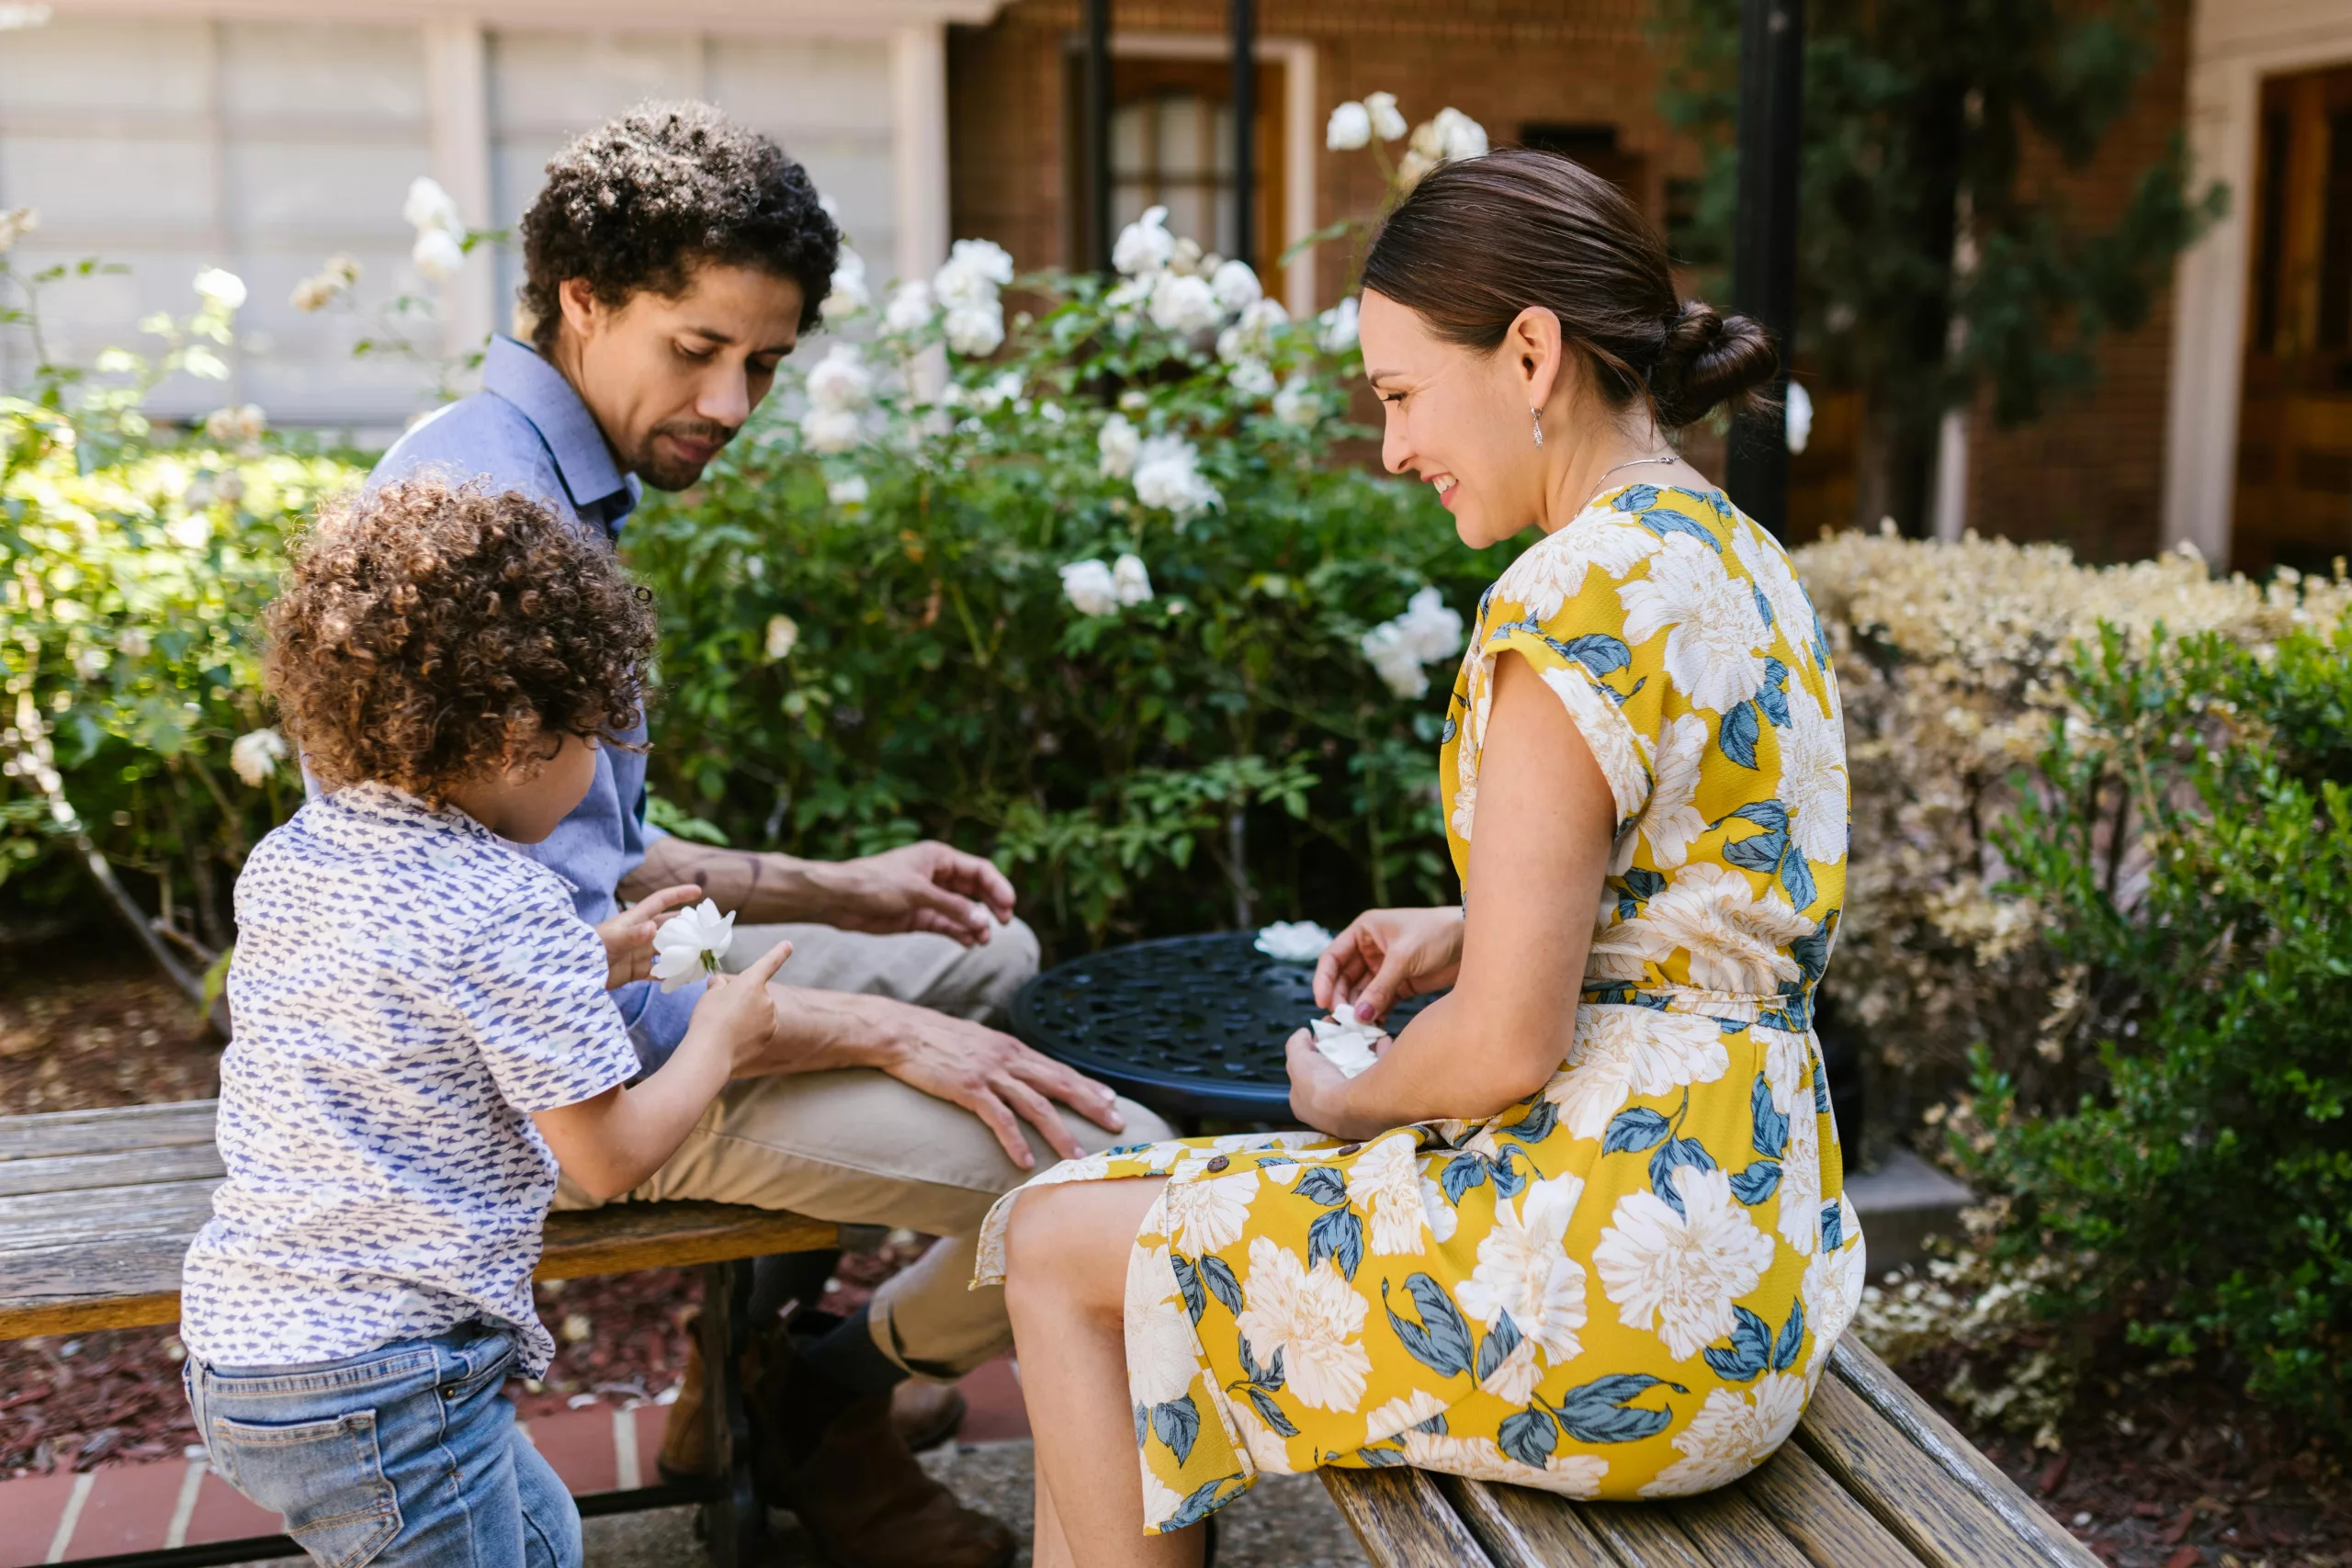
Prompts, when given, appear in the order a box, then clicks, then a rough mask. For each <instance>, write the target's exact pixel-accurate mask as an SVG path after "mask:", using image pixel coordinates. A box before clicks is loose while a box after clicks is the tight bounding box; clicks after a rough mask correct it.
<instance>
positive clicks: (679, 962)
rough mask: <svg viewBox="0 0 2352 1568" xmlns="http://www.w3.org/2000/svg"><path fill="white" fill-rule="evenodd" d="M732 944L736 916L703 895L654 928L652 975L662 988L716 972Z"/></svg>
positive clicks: (669, 987)
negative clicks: (700, 899)
mask: <svg viewBox="0 0 2352 1568" xmlns="http://www.w3.org/2000/svg"><path fill="white" fill-rule="evenodd" d="M734 945H735V917H734V916H732V915H722V914H720V913H719V912H718V904H717V903H716V902H714V901H713V900H711V899H708V898H706V899H704V900H703V901H702V902H701V903H699V904H696V905H695V907H694V908H691V909H681V910H679V911H678V912H677V913H676V914H674V915H672V916H671V917H670V918H669V919H666V920H663V921H662V924H661V925H660V926H659V927H658V928H657V929H656V930H655V931H654V932H653V977H654V978H655V979H657V980H659V981H661V982H662V989H663V990H665V991H674V990H676V989H677V988H678V987H681V986H683V985H685V984H687V983H688V982H689V981H693V980H699V979H701V978H702V977H703V976H706V975H716V974H718V966H719V964H722V963H723V962H725V960H726V958H727V950H728V949H729V948H730V947H732V946H734Z"/></svg>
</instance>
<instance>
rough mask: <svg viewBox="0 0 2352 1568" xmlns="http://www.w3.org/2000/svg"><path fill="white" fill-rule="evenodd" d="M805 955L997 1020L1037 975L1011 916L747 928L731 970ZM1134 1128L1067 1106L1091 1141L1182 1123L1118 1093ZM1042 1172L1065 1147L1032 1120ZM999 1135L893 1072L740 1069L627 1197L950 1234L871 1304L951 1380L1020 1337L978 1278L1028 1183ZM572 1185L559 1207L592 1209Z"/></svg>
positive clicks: (856, 981) (829, 982)
mask: <svg viewBox="0 0 2352 1568" xmlns="http://www.w3.org/2000/svg"><path fill="white" fill-rule="evenodd" d="M786 940H789V941H790V942H792V944H793V955H792V958H791V959H790V961H789V962H788V963H787V964H786V966H785V971H784V973H785V976H786V977H787V978H788V979H789V980H790V982H791V983H792V984H793V985H796V986H808V987H815V988H817V989H821V990H831V991H860V992H864V993H865V994H867V995H870V996H878V997H889V998H894V999H896V1000H899V1001H903V1002H912V1003H915V1004H917V1005H920V1006H923V1007H929V1008H934V1009H937V1010H939V1011H941V1012H945V1013H952V1014H954V1015H956V1017H959V1018H967V1019H971V1020H974V1021H979V1022H989V1023H998V1024H1001V1023H1002V1021H1004V1017H1005V1014H1006V1012H1007V1010H1009V1009H1010V1008H1011V1006H1012V998H1013V995H1014V993H1015V992H1017V991H1018V990H1019V989H1020V988H1021V985H1022V982H1023V981H1024V980H1026V979H1027V978H1028V977H1029V976H1031V975H1032V974H1034V973H1035V971H1036V967H1037V939H1036V937H1035V935H1034V934H1033V933H1032V932H1031V931H1030V930H1029V928H1028V927H1027V926H1025V925H1023V924H1022V923H1021V922H1020V921H1018V920H1015V921H1014V922H1013V923H1012V924H1011V925H1010V926H1001V927H999V928H998V929H997V931H996V933H995V937H994V940H992V941H991V942H989V943H988V945H986V946H985V947H973V948H967V947H962V946H959V945H958V944H957V943H956V942H951V941H950V940H948V939H947V938H945V937H943V936H931V935H925V934H912V935H905V936H867V935H863V934H861V933H858V932H854V931H836V930H834V929H832V928H831V927H830V926H815V925H779V926H745V927H742V928H741V929H739V930H738V931H737V932H736V935H735V945H734V947H733V949H732V950H731V951H730V952H729V954H728V961H729V967H730V968H737V969H740V968H741V967H742V966H743V965H745V964H750V963H751V962H752V960H754V959H755V958H757V957H758V956H759V955H760V954H761V953H765V952H766V951H767V950H768V949H770V948H771V947H774V946H775V944H776V943H777V942H780V941H786ZM1119 1109H1120V1111H1122V1112H1123V1113H1124V1114H1125V1117H1126V1122H1127V1125H1126V1130H1125V1132H1123V1133H1118V1134H1112V1133H1108V1132H1105V1131H1104V1130H1103V1129H1102V1128H1100V1127H1097V1126H1096V1125H1094V1123H1092V1122H1088V1121H1086V1120H1084V1119H1083V1118H1080V1117H1078V1116H1075V1115H1071V1114H1069V1113H1067V1112H1065V1113H1064V1115H1063V1117H1062V1121H1063V1123H1064V1124H1065V1125H1066V1126H1068V1127H1069V1130H1070V1133H1071V1135H1072V1136H1073V1137H1075V1138H1076V1139H1077V1140H1078V1142H1079V1144H1080V1146H1081V1147H1083V1148H1084V1149H1086V1150H1087V1151H1088V1152H1089V1153H1092V1152H1094V1151H1096V1150H1099V1149H1103V1148H1107V1147H1109V1146H1110V1145H1114V1144H1127V1143H1141V1142H1146V1141H1150V1140H1156V1139H1160V1138H1165V1137H1168V1136H1170V1131H1169V1128H1168V1126H1167V1124H1166V1123H1165V1122H1162V1121H1161V1120H1160V1119H1159V1117H1157V1116H1155V1115H1153V1114H1152V1113H1151V1112H1150V1111H1147V1110H1145V1109H1144V1108H1143V1107H1142V1106H1140V1105H1136V1104H1135V1103H1133V1102H1132V1101H1129V1100H1121V1101H1120V1102H1119ZM1023 1131H1024V1132H1028V1133H1029V1146H1030V1148H1031V1150H1032V1151H1033V1152H1034V1153H1035V1156H1036V1157H1037V1168H1038V1169H1040V1170H1043V1169H1045V1168H1046V1167H1047V1166H1050V1165H1052V1164H1053V1163H1054V1162H1055V1161H1056V1159H1057V1157H1058V1156H1056V1155H1055V1154H1054V1152H1053V1150H1051V1149H1050V1148H1048V1147H1046V1145H1045V1144H1044V1143H1043V1142H1042V1141H1041V1140H1040V1139H1039V1138H1038V1137H1037V1135H1036V1134H1035V1132H1034V1131H1030V1130H1029V1129H1027V1128H1026V1127H1025V1126H1024V1128H1023ZM1027 1177H1028V1173H1027V1172H1024V1171H1023V1170H1022V1169H1021V1168H1019V1167H1017V1166H1015V1165H1014V1164H1013V1163H1012V1161H1011V1160H1010V1159H1008V1158H1006V1157H1005V1154H1004V1150H1003V1148H1002V1147H1001V1145H999V1144H998V1143H997V1141H996V1136H995V1134H992V1133H990V1132H989V1130H988V1128H987V1127H986V1126H985V1125H984V1124H982V1122H980V1120H979V1118H978V1117H976V1116H974V1115H973V1114H972V1113H971V1112H969V1111H966V1110H965V1109H963V1107H961V1106H958V1105H953V1104H950V1103H949V1102H947V1101H946V1100H934V1099H933V1098H932V1097H931V1096H930V1095H927V1094H924V1093H923V1092H922V1091H921V1090H920V1089H910V1088H909V1087H908V1086H907V1085H905V1084H902V1083H900V1082H899V1080H898V1079H896V1078H894V1077H890V1076H889V1075H888V1074H887V1073H883V1072H879V1071H876V1070H872V1069H867V1068H853V1069H847V1070H842V1071H836V1072H822V1073H797V1074H782V1075H777V1076H775V1077H760V1078H744V1079H739V1080H738V1081H736V1082H734V1083H730V1084H729V1085H728V1086H727V1089H726V1090H725V1092H723V1093H722V1094H721V1095H720V1096H719V1097H718V1100H715V1101H714V1102H713V1103H712V1104H711V1107H710V1109H709V1110H708V1111H705V1112H704V1113H703V1117H702V1120H701V1121H700V1122H696V1123H695V1130H694V1131H693V1132H691V1133H689V1134H686V1141H685V1142H684V1144H683V1145H680V1146H679V1149H678V1152H677V1153H676V1154H675V1155H673V1156H671V1158H670V1162H669V1163H668V1164H667V1165H665V1166H663V1167H662V1168H661V1169H660V1170H659V1171H657V1172H655V1173H654V1175H653V1177H652V1179H650V1180H649V1181H647V1182H646V1183H645V1184H644V1185H643V1186H641V1187H639V1188H638V1189H637V1190H635V1191H634V1192H631V1193H630V1194H629V1195H628V1198H627V1199H623V1200H620V1201H624V1202H628V1201H646V1202H650V1201H657V1200H661V1199H669V1198H699V1199H706V1200H708V1201H715V1202H720V1203H748V1204H751V1205H753V1206H755V1207H758V1208H763V1209H789V1210H791V1211H793V1212H794V1213H801V1214H807V1215H809V1217H810V1218H812V1219H819V1220H830V1221H832V1222H834V1223H836V1224H865V1225H889V1226H904V1227H906V1228H907V1229H910V1230H918V1231H922V1232H925V1233H927V1234H929V1235H936V1236H940V1237H943V1238H944V1239H943V1240H942V1241H941V1243H940V1244H939V1245H938V1246H936V1247H933V1248H932V1249H931V1250H930V1251H929V1252H928V1253H925V1254H924V1255H923V1257H922V1260H921V1261H920V1262H918V1263H916V1264H915V1265H914V1267H912V1268H910V1269H907V1270H906V1271H904V1272H903V1273H900V1274H899V1275H897V1276H895V1277H893V1278H892V1279H890V1280H887V1281H886V1282H885V1283H884V1284H883V1286H882V1288H881V1289H880V1290H878V1291H876V1292H875V1295H874V1304H873V1306H872V1308H871V1309H870V1325H871V1327H872V1330H873V1334H874V1342H875V1344H876V1346H877V1347H878V1348H880V1349H881V1351H882V1353H883V1354H884V1355H886V1356H888V1358H889V1359H891V1360H892V1361H894V1362H896V1363H897V1364H898V1365H899V1366H902V1367H904V1368H906V1369H907V1370H908V1371H910V1372H917V1373H921V1374H922V1375H924V1376H926V1377H933V1378H953V1377H957V1376H960V1375H962V1374H963V1373H965V1372H967V1371H971V1370H972V1369H973V1368H974V1367H977V1366H978V1365H980V1364H981V1363H982V1362H984V1361H987V1360H988V1359H990V1358H991V1357H994V1356H996V1355H998V1354H1000V1353H1001V1352H1002V1351H1003V1350H1004V1349H1005V1348H1007V1347H1008V1346H1010V1345H1011V1343H1012V1327H1011V1325H1009V1324H1008V1323H1007V1322H1006V1321H1005V1315H1004V1292H1002V1291H999V1290H981V1291H974V1290H969V1289H967V1285H968V1284H969V1282H970V1280H971V1278H972V1259H973V1248H974V1243H975V1239H976V1236H977V1233H978V1229H979V1224H980V1220H981V1218H982V1217H983V1216H985V1215H986V1214H987V1213H988V1211H989V1205H990V1204H991V1203H993V1202H995V1201H996V1199H997V1198H998V1196H999V1195H1000V1194H1001V1193H1003V1192H1005V1191H1007V1190H1010V1189H1012V1188H1013V1187H1016V1186H1018V1185H1020V1184H1021V1182H1023V1180H1025V1179H1027ZM594 1206H595V1205H594V1201H592V1200H590V1199H588V1198H587V1197H586V1196H585V1195H583V1194H582V1193H581V1192H580V1191H579V1190H577V1189H576V1188H574V1187H572V1186H571V1184H570V1183H569V1182H566V1183H564V1184H563V1185H562V1187H561V1188H560V1190H559V1191H558V1193H557V1196H556V1207H558V1208H560V1209H585V1208H593V1207H594Z"/></svg>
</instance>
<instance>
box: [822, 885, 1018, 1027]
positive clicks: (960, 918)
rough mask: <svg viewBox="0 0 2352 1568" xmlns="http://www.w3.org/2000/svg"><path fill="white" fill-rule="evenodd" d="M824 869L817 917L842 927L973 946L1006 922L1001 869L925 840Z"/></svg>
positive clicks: (1008, 906)
mask: <svg viewBox="0 0 2352 1568" xmlns="http://www.w3.org/2000/svg"><path fill="white" fill-rule="evenodd" d="M823 872H824V878H823V880H824V882H825V884H826V886H827V888H828V890H829V891H830V893H831V899H830V901H829V904H828V908H826V910H825V912H824V913H823V914H822V915H821V916H820V917H819V918H820V919H823V920H824V921H825V923H826V924H828V925H833V926H839V927H840V928H841V929H842V930H843V931H875V932H882V933H888V932H892V931H933V932H936V933H937V934H938V935H940V936H946V937H953V938H955V939H956V941H957V942H962V943H963V944H964V945H965V946H966V947H976V946H978V945H979V944H980V943H982V942H987V941H988V940H989V934H990V933H991V932H992V931H994V930H995V928H996V925H997V924H998V923H999V922H1001V921H1005V920H1010V919H1012V884H1011V883H1010V882H1007V881H1006V880H1005V879H1004V874H1003V873H1002V872H1001V871H999V870H997V868H996V867H995V866H994V865H992V864H990V863H989V862H987V861H985V860H982V859H981V858H980V857H979V856H978V855H967V854H966V853H965V852H963V851H961V850H957V849H951V848H950V847H949V846H947V845H945V844H942V843H937V842H933V841H931V840H925V841H923V842H922V843H920V844H909V845H908V846H907V847H906V848H904V849H900V850H889V851H886V852H883V853H881V854H878V855H867V856H866V857H865V859H863V860H854V861H844V862H842V863H839V864H837V865H831V866H827V867H824V868H823ZM990 917H994V919H991V918H990ZM1042 1059H1043V1058H1040V1060H1042Z"/></svg>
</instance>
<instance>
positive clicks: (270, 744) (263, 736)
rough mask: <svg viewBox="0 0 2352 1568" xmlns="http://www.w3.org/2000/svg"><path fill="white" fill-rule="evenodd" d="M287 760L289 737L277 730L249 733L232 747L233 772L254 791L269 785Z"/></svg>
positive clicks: (230, 757) (230, 768)
mask: <svg viewBox="0 0 2352 1568" xmlns="http://www.w3.org/2000/svg"><path fill="white" fill-rule="evenodd" d="M285 760H286V737H284V736H282V735H280V734H278V733H277V731H276V730H275V729H249V730H247V731H245V733H244V734H243V735H240V736H238V737H237V739H235V740H234V741H232V742H231V744H230V747H229V771H230V772H231V773H234V774H236V775H237V776H238V777H239V778H241V779H243V780H244V781H245V784H247V785H248V786H249V787H251V788H254V789H259V788H260V787H261V786H262V785H263V784H265V783H266V782H267V780H268V778H269V776H270V774H272V773H276V772H277V764H278V763H280V762H282V761H285Z"/></svg>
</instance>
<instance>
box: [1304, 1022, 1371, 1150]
mask: <svg viewBox="0 0 2352 1568" xmlns="http://www.w3.org/2000/svg"><path fill="white" fill-rule="evenodd" d="M1393 1043H1395V1042H1393V1041H1391V1040H1389V1039H1388V1038H1387V1037H1386V1036H1385V1035H1384V1036H1382V1037H1381V1041H1380V1043H1379V1044H1378V1045H1377V1046H1375V1047H1374V1050H1376V1051H1385V1050H1386V1049H1387V1048H1388V1047H1389V1046H1390V1045H1391V1044H1393ZM1283 1051H1284V1054H1285V1055H1287V1057H1288V1058H1289V1063H1290V1113H1291V1114H1292V1115H1293V1116H1295V1117H1297V1118H1298V1119H1299V1121H1300V1122H1302V1123H1304V1124H1305V1125H1306V1126H1309V1127H1312V1128H1314V1129H1315V1130H1316V1131H1317V1132H1318V1133H1329V1134H1331V1135H1332V1136H1333V1137H1335V1138H1353V1137H1370V1136H1372V1135H1373V1134H1374V1133H1379V1132H1384V1131H1385V1127H1373V1126H1366V1125H1360V1124H1359V1121H1360V1119H1359V1118H1358V1117H1356V1116H1354V1115H1352V1114H1351V1113H1350V1111H1349V1110H1348V1086H1349V1085H1350V1084H1351V1083H1352V1082H1353V1081H1354V1080H1353V1079H1352V1078H1351V1077H1348V1075H1347V1074H1345V1073H1343V1072H1341V1071H1340V1069H1339V1068H1337V1067H1335V1066H1332V1065H1331V1064H1330V1062H1329V1060H1328V1059H1327V1058H1326V1057H1325V1056H1324V1055H1323V1053H1322V1052H1320V1051H1317V1049H1316V1048H1315V1032H1314V1031H1313V1030H1311V1029H1302V1030H1300V1031H1299V1032H1297V1033H1295V1034H1294V1035H1292V1036H1291V1037H1290V1043H1289V1044H1287V1045H1286V1046H1284V1047H1283Z"/></svg>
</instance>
